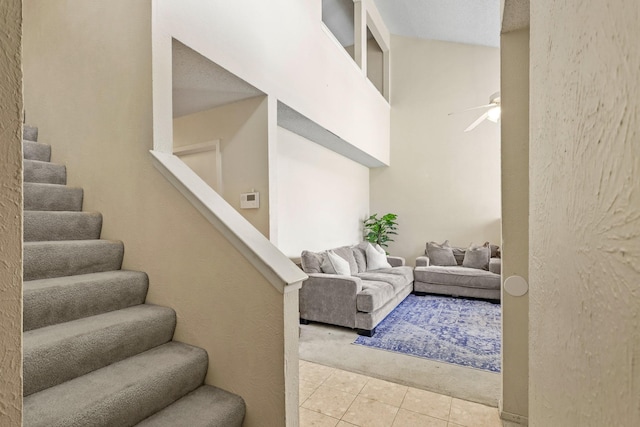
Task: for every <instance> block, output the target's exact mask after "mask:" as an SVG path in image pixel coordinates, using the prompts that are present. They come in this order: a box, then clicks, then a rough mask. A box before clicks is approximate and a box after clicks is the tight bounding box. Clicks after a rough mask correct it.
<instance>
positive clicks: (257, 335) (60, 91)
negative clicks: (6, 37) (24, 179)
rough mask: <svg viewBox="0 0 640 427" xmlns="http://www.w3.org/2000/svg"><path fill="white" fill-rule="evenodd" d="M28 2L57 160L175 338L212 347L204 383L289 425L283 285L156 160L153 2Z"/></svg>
mask: <svg viewBox="0 0 640 427" xmlns="http://www.w3.org/2000/svg"><path fill="white" fill-rule="evenodd" d="M24 5H25V8H24V14H25V17H24V27H25V31H24V72H25V105H26V108H27V111H29V116H30V121H33V123H35V124H38V125H39V127H40V138H41V139H42V140H43V141H46V142H50V143H51V144H52V150H53V153H52V155H53V161H54V162H62V163H66V164H67V166H68V175H69V176H68V179H69V184H70V185H80V186H82V187H84V189H85V209H86V210H99V211H101V212H102V213H103V215H104V227H103V237H104V238H107V239H110V238H111V239H122V240H123V241H124V244H125V259H124V268H128V269H133V270H142V271H146V272H147V273H148V274H149V277H150V289H149V294H148V301H149V302H151V303H153V304H160V305H167V306H171V307H173V308H174V309H175V310H176V312H177V319H178V323H177V329H176V334H175V338H176V339H177V340H180V341H184V342H187V343H191V344H194V345H197V346H200V347H203V348H205V349H206V350H207V352H208V354H209V360H210V364H209V370H208V373H207V379H206V381H207V382H208V383H213V384H215V385H217V386H220V387H222V388H225V389H227V390H230V391H233V392H236V393H238V394H240V395H241V396H242V397H243V398H244V399H245V400H246V402H247V417H246V420H245V426H247V427H250V426H277V425H284V421H283V420H284V419H285V391H287V392H289V393H290V394H291V392H290V391H289V390H285V385H284V369H285V354H284V352H285V348H284V347H285V345H284V340H285V338H284V316H285V308H284V303H283V299H284V297H283V295H282V294H280V293H278V292H277V291H276V290H275V289H274V287H273V286H272V285H271V284H270V283H269V282H268V281H267V280H265V279H264V277H262V276H261V275H260V274H259V273H258V272H257V271H256V269H255V268H253V267H252V265H251V264H250V263H249V262H248V261H247V260H246V259H244V258H243V257H242V256H241V255H240V254H239V253H238V252H237V251H236V250H235V249H234V248H233V247H232V246H231V245H230V243H229V242H228V241H227V240H226V239H225V238H224V237H223V236H222V235H221V234H220V233H219V232H217V231H216V230H215V229H214V228H213V227H212V226H211V224H209V222H207V221H206V220H205V219H204V217H203V216H202V215H200V213H199V212H198V211H197V210H196V209H195V208H194V207H193V206H191V204H189V202H188V201H187V200H186V199H185V198H184V197H183V196H182V195H181V194H180V193H179V192H178V191H177V190H176V189H175V188H174V187H173V186H172V185H171V184H170V183H169V182H168V181H167V180H166V179H165V178H164V177H162V175H160V173H159V172H158V171H157V170H156V169H155V168H154V167H153V166H152V164H151V155H150V154H149V150H150V149H151V148H152V139H153V130H152V89H151V88H152V86H151V84H152V82H151V72H152V70H151V17H152V8H151V1H150V0H146V1H145V0H140V1H135V2H131V1H129V0H111V1H83V0H25V4H24ZM289 317H290V316H289Z"/></svg>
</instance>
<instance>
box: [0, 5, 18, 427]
mask: <svg viewBox="0 0 640 427" xmlns="http://www.w3.org/2000/svg"><path fill="white" fill-rule="evenodd" d="M0 28H2V31H0V51H1V52H2V55H0V75H1V76H2V85H0V236H1V237H0V253H2V261H1V262H0V354H1V356H0V373H1V374H0V375H1V376H2V381H0V425H3V426H19V425H21V424H22V135H21V132H22V124H21V123H22V112H23V109H22V107H23V105H22V53H21V52H22V47H21V43H22V1H21V0H8V1H3V2H1V3H0Z"/></svg>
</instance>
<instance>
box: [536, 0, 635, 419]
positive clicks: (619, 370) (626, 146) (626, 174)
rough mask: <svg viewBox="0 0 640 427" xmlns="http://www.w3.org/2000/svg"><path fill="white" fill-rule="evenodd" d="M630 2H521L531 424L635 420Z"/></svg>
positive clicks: (632, 21) (632, 30) (632, 8)
mask: <svg viewBox="0 0 640 427" xmlns="http://www.w3.org/2000/svg"><path fill="white" fill-rule="evenodd" d="M638 22H640V3H639V2H638V1H637V0H619V1H615V2H613V1H599V2H595V1H592V2H588V6H587V4H585V2H584V1H582V0H541V1H537V2H531V45H530V46H531V115H530V119H531V144H530V167H531V170H530V179H531V207H530V221H531V222H530V227H531V229H530V251H531V252H530V255H531V258H530V260H531V261H530V266H529V278H530V285H531V290H530V325H531V326H530V328H531V329H530V344H529V348H530V364H529V366H530V388H529V393H530V400H529V404H530V411H529V418H530V422H531V425H533V426H614V425H616V426H637V425H640V398H639V396H640V280H639V277H640V143H639V141H640V78H639V70H640V55H638V52H639V51H640V26H639V25H638Z"/></svg>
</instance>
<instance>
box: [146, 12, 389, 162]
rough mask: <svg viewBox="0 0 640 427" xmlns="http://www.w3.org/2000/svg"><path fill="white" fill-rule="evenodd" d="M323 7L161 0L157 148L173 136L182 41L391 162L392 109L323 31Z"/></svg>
mask: <svg viewBox="0 0 640 427" xmlns="http://www.w3.org/2000/svg"><path fill="white" fill-rule="evenodd" d="M321 6H322V5H321V2H320V1H319V0H317V1H292V0H272V1H268V2H267V1H263V0H247V1H244V2H242V4H241V5H240V4H239V3H238V2H222V1H215V2H203V1H199V0H183V1H180V2H176V1H173V0H153V8H154V22H153V40H154V58H153V72H154V118H155V124H154V140H155V141H154V143H155V146H156V148H162V149H165V148H166V145H165V143H166V141H168V140H169V139H170V138H171V129H170V126H171V66H170V64H171V37H174V38H176V39H177V40H179V41H180V42H182V43H184V44H185V45H187V46H189V47H190V48H192V49H194V50H196V51H197V52H198V53H200V54H201V55H203V56H205V57H207V58H208V59H210V60H211V61H213V62H215V63H216V64H218V65H220V66H221V67H223V68H225V69H226V70H228V71H230V72H231V73H233V74H235V75H236V76H238V77H240V78H241V79H243V80H244V81H246V82H248V83H249V84H251V85H253V86H254V87H256V88H258V89H259V90H260V91H262V92H263V93H265V94H267V95H269V96H274V97H276V98H277V99H278V100H280V101H282V102H284V103H285V104H287V105H288V106H290V107H291V108H293V109H294V110H296V111H298V112H299V113H300V114H302V115H304V116H306V117H308V118H310V119H311V120H313V121H314V122H316V123H318V124H319V125H321V126H322V127H324V128H326V129H328V130H330V131H331V132H333V133H335V134H336V135H338V136H339V137H341V138H342V139H344V140H345V141H347V142H348V143H349V144H351V145H353V146H354V147H356V148H358V149H360V150H362V151H364V152H366V153H368V154H370V155H371V156H373V157H375V158H376V159H378V160H380V161H381V162H382V163H384V164H387V163H388V160H389V132H390V130H389V127H390V122H389V111H390V107H389V104H388V102H387V101H386V100H385V99H384V98H383V97H382V96H381V95H380V93H379V92H378V91H377V90H376V88H375V87H374V86H373V85H371V84H370V83H369V82H368V81H367V78H366V76H365V75H364V74H363V72H362V70H361V69H359V68H358V67H357V66H356V65H355V63H354V61H353V60H352V59H351V58H350V57H349V56H348V55H345V53H344V51H343V50H344V49H343V48H342V46H340V45H339V43H337V42H336V40H335V38H334V37H333V36H331V35H329V34H327V33H326V31H325V30H323V25H322V7H321ZM366 7H367V8H374V7H375V5H374V4H373V2H366ZM385 31H386V29H385Z"/></svg>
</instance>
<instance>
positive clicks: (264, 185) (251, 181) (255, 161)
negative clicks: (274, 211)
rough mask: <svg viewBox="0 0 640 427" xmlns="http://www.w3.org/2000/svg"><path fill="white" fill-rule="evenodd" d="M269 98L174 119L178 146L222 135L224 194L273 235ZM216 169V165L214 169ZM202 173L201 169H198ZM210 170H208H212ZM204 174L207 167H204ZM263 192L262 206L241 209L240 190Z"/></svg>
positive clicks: (244, 191)
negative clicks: (268, 125)
mask: <svg viewBox="0 0 640 427" xmlns="http://www.w3.org/2000/svg"><path fill="white" fill-rule="evenodd" d="M267 135H268V133H267V98H266V97H265V96H259V97H255V98H250V99H246V100H244V101H239V102H234V103H232V104H228V105H224V106H222V107H217V108H212V109H210V110H206V111H201V112H198V113H194V114H189V115H187V116H182V117H178V118H176V119H174V120H173V141H174V146H176V147H183V146H185V145H190V144H197V143H202V142H206V141H212V140H215V139H220V152H221V153H222V182H223V184H224V185H223V193H222V197H224V199H225V200H226V201H227V203H229V204H230V205H231V206H233V207H234V208H235V209H236V210H237V211H238V212H240V213H241V214H242V216H244V217H245V218H246V219H247V220H248V221H249V222H250V223H251V224H252V225H253V226H254V227H256V228H257V229H258V230H260V232H261V233H262V234H264V235H265V236H266V237H267V238H268V237H269V171H268V169H269V164H268V154H267V152H268V141H267ZM214 170H215V169H214ZM195 172H196V173H198V171H195ZM210 172H211V171H210V170H207V173H210ZM200 174H201V175H204V174H205V172H204V171H200ZM252 190H255V191H257V192H259V193H260V207H259V208H258V209H240V194H241V193H248V192H250V191H252Z"/></svg>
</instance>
